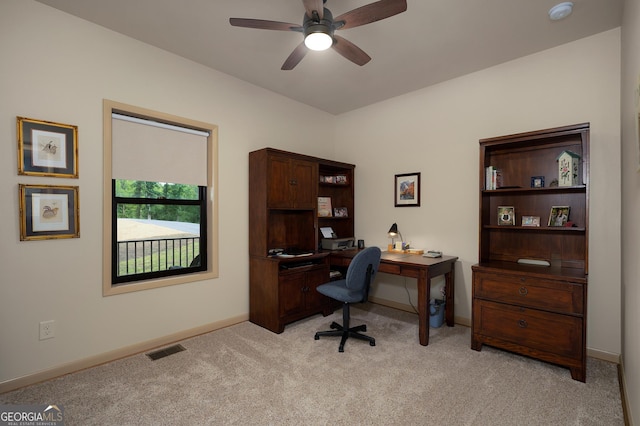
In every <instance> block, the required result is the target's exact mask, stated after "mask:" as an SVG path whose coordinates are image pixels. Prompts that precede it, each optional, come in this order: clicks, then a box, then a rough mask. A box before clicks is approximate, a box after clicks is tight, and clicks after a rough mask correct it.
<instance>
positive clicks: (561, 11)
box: [549, 1, 573, 21]
mask: <svg viewBox="0 0 640 426" xmlns="http://www.w3.org/2000/svg"><path fill="white" fill-rule="evenodd" d="M572 10H573V3H571V2H570V1H566V2H564V3H559V4H556V5H555V6H553V7H552V8H551V9H549V19H551V20H552V21H559V20H560V19H564V18H566V17H567V16H569V15H571V11H572Z"/></svg>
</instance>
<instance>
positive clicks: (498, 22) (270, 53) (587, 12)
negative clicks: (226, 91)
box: [38, 0, 623, 114]
mask: <svg viewBox="0 0 640 426" xmlns="http://www.w3.org/2000/svg"><path fill="white" fill-rule="evenodd" d="M38 1H39V2H40V3H43V4H47V5H50V6H52V7H54V8H56V9H60V10H62V11H65V12H68V13H70V14H72V15H76V16H78V17H80V18H83V19H86V20H88V21H91V22H94V23H96V24H98V25H101V26H104V27H106V28H109V29H112V30H114V31H117V32H119V33H122V34H125V35H128V36H130V37H133V38H135V39H138V40H141V41H143V42H145V43H148V44H151V45H154V46H157V47H159V48H162V49H164V50H167V51H170V52H173V53H175V54H177V55H180V56H182V57H185V58H188V59H190V60H192V61H195V62H198V63H200V64H203V65H206V66H208V67H211V68H213V69H216V70H218V71H221V72H224V73H226V74H229V75H232V76H235V77H237V78H239V79H242V80H245V81H247V82H249V83H253V84H255V85H257V86H260V87H263V88H265V89H269V90H271V91H274V92H277V93H280V94H282V95H284V96H287V97H289V98H291V99H295V100H297V101H300V102H302V103H305V104H308V105H311V106H313V107H316V108H319V109H321V110H324V111H327V112H329V113H331V114H340V113H344V112H347V111H351V110H353V109H356V108H360V107H363V106H366V105H369V104H372V103H375V102H378V101H382V100H385V99H389V98H391V97H394V96H398V95H401V94H404V93H408V92H411V91H414V90H417V89H421V88H423V87H427V86H430V85H432V84H436V83H439V82H442V81H445V80H449V79H451V78H455V77H458V76H461V75H465V74H468V73H471V72H474V71H478V70H481V69H484V68H487V67H490V66H493V65H497V64H500V63H503V62H506V61H509V60H512V59H515V58H518V57H521V56H524V55H528V54H532V53H535V52H539V51H542V50H545V49H549V48H551V47H554V46H557V45H560V44H564V43H568V42H570V41H573V40H577V39H580V38H583V37H586V36H589V35H592V34H597V33H600V32H602V31H606V30H609V29H612V28H616V27H619V26H620V24H621V21H622V2H623V0H573V3H574V9H573V14H571V15H570V16H569V17H568V18H566V19H564V20H562V21H556V22H552V21H550V20H549V16H548V11H549V9H550V8H551V7H552V6H553V5H555V4H556V3H559V2H560V1H561V0H408V1H407V4H408V7H407V11H406V12H404V13H401V14H399V15H396V16H393V17H391V18H388V19H385V20H383V21H378V22H374V23H372V24H368V25H365V26H361V27H357V28H352V29H347V30H342V31H338V32H337V34H339V35H341V36H342V37H344V38H346V39H348V40H349V41H351V42H353V43H355V44H356V45H357V46H358V47H360V48H361V49H362V50H364V51H365V52H367V53H368V54H369V56H371V58H372V60H371V61H370V62H369V63H368V64H366V65H364V66H362V67H360V66H357V65H355V64H353V63H351V62H350V61H348V60H346V59H345V58H343V57H342V56H340V55H339V54H338V53H337V52H335V51H333V50H331V49H330V50H328V51H324V52H309V53H308V54H307V55H306V56H305V57H304V59H303V60H302V62H301V63H300V64H298V66H297V67H296V68H295V69H293V70H291V71H281V70H280V67H281V66H282V63H283V62H284V60H285V59H286V58H287V57H288V56H289V54H290V53H291V51H293V49H294V48H295V47H296V46H297V45H298V44H299V43H300V42H301V41H302V35H301V34H300V33H295V32H284V31H268V30H257V29H248V28H239V27H232V26H231V25H230V24H229V18H231V17H235V18H257V19H266V20H274V21H283V22H291V23H295V24H301V23H302V18H303V15H304V7H303V5H302V2H301V0H268V1H267V0H38ZM373 1H374V0H328V1H327V2H326V4H325V7H327V8H328V9H329V10H331V12H332V13H333V15H334V16H338V15H340V14H342V13H344V12H347V11H350V10H352V9H354V8H357V7H360V6H363V5H365V4H368V3H372V2H373Z"/></svg>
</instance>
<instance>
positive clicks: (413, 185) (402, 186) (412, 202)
mask: <svg viewBox="0 0 640 426" xmlns="http://www.w3.org/2000/svg"><path fill="white" fill-rule="evenodd" d="M394 194H395V206H396V207H418V206H420V173H419V172H418V173H405V174H400V175H396V176H395V189H394Z"/></svg>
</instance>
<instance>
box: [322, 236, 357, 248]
mask: <svg viewBox="0 0 640 426" xmlns="http://www.w3.org/2000/svg"><path fill="white" fill-rule="evenodd" d="M354 241H355V240H354V238H353V237H351V238H323V239H322V249H323V250H346V249H350V248H353V247H354Z"/></svg>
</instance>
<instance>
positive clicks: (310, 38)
mask: <svg viewBox="0 0 640 426" xmlns="http://www.w3.org/2000/svg"><path fill="white" fill-rule="evenodd" d="M332 44H333V38H332V37H331V36H330V35H329V34H327V33H325V32H323V31H317V32H312V33H309V34H308V35H307V36H306V37H305V38H304V45H305V46H307V47H308V48H309V49H311V50H316V51H320V50H327V49H328V48H330V47H331V45H332Z"/></svg>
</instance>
